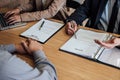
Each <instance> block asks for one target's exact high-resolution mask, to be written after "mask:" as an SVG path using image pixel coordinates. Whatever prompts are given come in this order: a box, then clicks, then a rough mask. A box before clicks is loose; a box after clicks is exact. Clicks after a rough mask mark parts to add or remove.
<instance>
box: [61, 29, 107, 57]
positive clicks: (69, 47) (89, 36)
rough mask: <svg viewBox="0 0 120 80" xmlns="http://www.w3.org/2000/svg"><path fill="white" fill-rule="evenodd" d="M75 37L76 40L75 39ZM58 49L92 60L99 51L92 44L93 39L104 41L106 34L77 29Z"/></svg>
mask: <svg viewBox="0 0 120 80" xmlns="http://www.w3.org/2000/svg"><path fill="white" fill-rule="evenodd" d="M75 35H76V36H77V39H76V38H75ZM75 35H73V36H72V37H71V38H70V39H69V40H68V41H67V42H66V43H65V44H64V45H63V46H62V47H61V48H60V49H61V50H64V51H67V52H71V53H74V54H77V55H82V56H86V57H89V58H93V57H94V56H95V54H96V53H97V52H98V50H99V49H100V46H99V45H98V44H96V43H95V42H94V40H95V39H98V40H101V41H103V40H106V39H107V38H108V36H109V34H107V33H98V32H93V31H89V30H84V29H79V30H78V31H77V32H76V33H75Z"/></svg>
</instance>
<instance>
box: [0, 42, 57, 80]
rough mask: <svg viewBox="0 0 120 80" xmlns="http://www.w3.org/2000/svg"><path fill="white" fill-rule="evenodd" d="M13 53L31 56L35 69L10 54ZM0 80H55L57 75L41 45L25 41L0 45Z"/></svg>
mask: <svg viewBox="0 0 120 80" xmlns="http://www.w3.org/2000/svg"><path fill="white" fill-rule="evenodd" d="M28 45H29V46H28ZM23 46H24V47H23ZM15 51H17V52H19V53H21V54H23V55H24V54H26V52H27V54H29V55H31V56H32V57H33V59H34V63H35V68H33V67H31V66H30V65H29V64H27V63H26V62H25V61H23V60H22V59H20V58H19V57H17V56H16V55H15V54H12V53H14V52H15ZM0 80H57V75H56V70H55V67H54V65H53V64H52V63H51V62H50V61H49V60H48V59H47V57H46V56H45V54H44V52H43V50H42V46H41V44H39V43H38V42H37V41H33V40H27V41H24V42H22V43H20V44H17V45H14V44H9V45H0Z"/></svg>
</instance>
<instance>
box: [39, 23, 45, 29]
mask: <svg viewBox="0 0 120 80" xmlns="http://www.w3.org/2000/svg"><path fill="white" fill-rule="evenodd" d="M44 23H45V21H43V22H42V24H41V25H40V27H39V30H40V29H41V28H42V27H43V25H44Z"/></svg>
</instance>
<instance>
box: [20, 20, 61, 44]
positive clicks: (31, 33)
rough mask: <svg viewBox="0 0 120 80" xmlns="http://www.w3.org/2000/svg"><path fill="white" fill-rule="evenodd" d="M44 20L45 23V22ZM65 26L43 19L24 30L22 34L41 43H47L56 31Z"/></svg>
mask: <svg viewBox="0 0 120 80" xmlns="http://www.w3.org/2000/svg"><path fill="white" fill-rule="evenodd" d="M43 22H44V23H43ZM62 27H63V24H61V23H58V22H54V21H50V20H45V19H41V20H40V21H38V22H37V23H36V24H35V25H33V26H32V27H30V28H29V29H28V30H26V31H24V32H23V33H21V34H20V35H21V36H23V37H27V38H32V39H35V40H37V41H39V42H41V43H45V42H46V41H47V40H49V39H50V38H51V37H52V36H53V35H54V34H55V33H56V32H58V31H59V30H60V29H61V28H62Z"/></svg>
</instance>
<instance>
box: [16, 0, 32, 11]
mask: <svg viewBox="0 0 120 80" xmlns="http://www.w3.org/2000/svg"><path fill="white" fill-rule="evenodd" d="M33 3H34V2H33V0H29V2H28V3H26V4H22V5H20V6H19V7H17V8H18V9H19V10H20V12H28V11H32V10H33V8H34V7H33Z"/></svg>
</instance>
